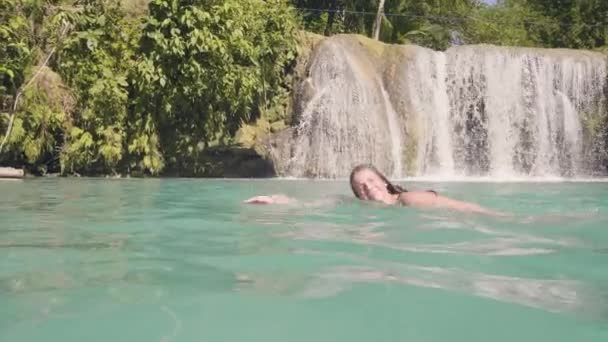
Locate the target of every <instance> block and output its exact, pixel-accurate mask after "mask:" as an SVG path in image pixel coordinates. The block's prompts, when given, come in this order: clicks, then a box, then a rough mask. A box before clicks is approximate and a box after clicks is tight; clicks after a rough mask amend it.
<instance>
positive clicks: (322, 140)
mask: <svg viewBox="0 0 608 342" xmlns="http://www.w3.org/2000/svg"><path fill="white" fill-rule="evenodd" d="M326 48H327V51H325V54H326V56H328V57H327V58H317V59H316V60H315V61H314V62H313V64H312V65H311V67H310V68H311V70H312V71H311V75H310V78H309V79H308V80H307V81H306V82H307V83H308V85H309V86H310V87H312V88H313V89H315V93H314V96H313V97H312V98H311V100H310V101H308V103H307V105H306V106H305V108H304V111H303V112H302V114H301V116H300V123H299V125H298V126H297V127H296V132H297V136H296V138H295V142H294V148H293V155H292V158H291V160H290V161H289V165H288V168H287V169H288V170H289V171H288V172H289V175H291V176H297V177H310V176H312V177H329V178H333V177H341V176H344V175H348V173H349V172H350V170H351V169H352V168H353V166H355V164H356V163H357V162H358V161H361V162H366V163H371V164H374V165H377V166H378V167H380V168H382V169H383V170H384V172H386V173H387V174H389V175H391V176H394V177H400V176H401V173H400V172H401V169H402V166H401V154H402V153H401V146H402V143H401V133H400V129H399V126H400V122H399V120H398V119H397V117H396V114H395V112H394V110H393V109H392V105H391V102H390V101H389V99H388V95H387V94H386V91H385V90H384V87H383V85H382V82H381V80H380V78H379V77H378V75H377V70H376V67H375V66H374V65H373V63H372V62H371V61H369V60H366V59H365V58H361V56H359V57H357V56H355V55H353V54H351V53H350V52H349V51H348V49H346V48H344V47H341V46H339V45H338V44H329V45H327V47H326Z"/></svg>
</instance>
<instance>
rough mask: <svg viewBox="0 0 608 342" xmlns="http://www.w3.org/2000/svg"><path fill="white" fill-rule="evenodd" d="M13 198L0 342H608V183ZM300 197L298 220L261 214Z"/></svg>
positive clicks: (177, 185)
mask: <svg viewBox="0 0 608 342" xmlns="http://www.w3.org/2000/svg"><path fill="white" fill-rule="evenodd" d="M404 183H405V185H406V186H407V187H409V188H413V189H430V188H432V189H435V190H437V191H439V192H441V193H443V194H446V195H448V196H451V197H455V198H459V199H463V200H468V201H474V202H478V203H481V204H483V205H485V206H488V207H491V208H495V209H499V210H503V211H508V212H510V213H513V216H512V217H509V218H493V217H484V216H475V215H464V214H460V213H452V212H447V211H443V210H416V209H411V208H402V207H385V206H381V205H376V204H369V203H362V202H359V201H356V200H354V199H353V198H352V195H351V193H350V189H349V187H348V183H347V182H346V181H304V180H194V179H146V180H141V179H123V180H108V179H33V180H29V179H28V180H24V181H0V194H1V196H0V303H1V305H0V341H19V342H26V341H61V342H65V341H84V340H85V339H86V340H88V341H103V342H106V341H163V342H166V341H263V342H273V341H281V342H282V341H305V342H311V341H315V342H316V341H349V342H352V341H416V342H419V341H467V342H469V341H494V342H499V341H551V342H556V341H608V267H607V266H606V265H608V183H603V182H576V183H566V182H549V183H535V182H523V183H515V182H513V183H484V182H473V183H467V182H451V183H433V182H404ZM271 193H284V194H287V195H290V196H293V197H296V198H298V202H297V203H295V204H293V205H273V206H264V205H246V204H243V203H242V201H243V200H244V199H246V198H248V197H250V196H253V195H258V194H271Z"/></svg>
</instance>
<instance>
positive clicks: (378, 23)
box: [372, 0, 384, 40]
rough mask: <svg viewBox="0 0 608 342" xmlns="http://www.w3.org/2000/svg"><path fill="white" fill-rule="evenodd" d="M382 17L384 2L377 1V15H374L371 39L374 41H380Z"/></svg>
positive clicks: (381, 0)
mask: <svg viewBox="0 0 608 342" xmlns="http://www.w3.org/2000/svg"><path fill="white" fill-rule="evenodd" d="M383 16H384V0H379V3H378V13H377V14H376V21H374V30H373V32H374V33H373V35H372V37H373V38H374V39H375V40H378V39H380V26H381V24H382V17H383Z"/></svg>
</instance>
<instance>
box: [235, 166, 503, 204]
mask: <svg viewBox="0 0 608 342" xmlns="http://www.w3.org/2000/svg"><path fill="white" fill-rule="evenodd" d="M350 186H351V189H352V190H353V193H354V194H355V196H356V197H357V198H358V199H360V200H364V201H375V202H381V203H384V204H389V205H404V206H408V207H416V208H433V207H434V208H446V209H453V210H458V211H464V212H471V213H481V214H489V215H497V216H504V215H505V214H503V213H499V212H495V211H492V210H489V209H486V208H483V207H481V206H479V205H477V204H475V203H469V202H462V201H457V200H454V199H451V198H448V197H445V196H441V195H438V194H437V193H436V192H435V191H407V190H405V189H403V188H401V187H400V186H398V185H394V184H393V183H391V182H390V181H389V180H388V179H386V177H385V176H384V175H383V174H382V173H380V172H379V171H378V170H377V169H376V168H375V167H373V166H371V165H359V166H357V167H355V168H354V169H353V171H352V172H351V174H350ZM293 201H294V200H293V199H291V198H289V197H286V196H284V195H271V196H256V197H253V198H250V199H248V200H246V201H245V203H255V204H270V203H276V204H287V203H291V202H293Z"/></svg>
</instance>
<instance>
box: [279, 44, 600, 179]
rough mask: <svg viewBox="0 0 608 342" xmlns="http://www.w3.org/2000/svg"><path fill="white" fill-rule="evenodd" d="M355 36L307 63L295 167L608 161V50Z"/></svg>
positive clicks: (566, 168) (464, 170) (533, 168)
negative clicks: (443, 46)
mask: <svg viewBox="0 0 608 342" xmlns="http://www.w3.org/2000/svg"><path fill="white" fill-rule="evenodd" d="M374 44H375V45H373V44H372V43H370V42H366V41H364V40H362V39H361V38H356V37H353V36H349V35H343V36H335V37H332V38H330V39H326V40H325V41H324V42H323V43H321V44H320V45H319V46H318V47H317V49H316V51H315V53H314V55H313V57H312V59H311V61H310V62H309V65H308V70H307V71H308V78H307V79H306V81H304V82H303V83H304V85H305V86H302V88H303V89H304V88H305V89H306V90H307V91H302V93H303V94H300V97H299V101H300V102H301V103H300V108H301V110H300V112H299V113H295V114H296V118H297V122H298V124H297V126H296V130H295V133H294V136H293V139H292V149H291V151H292V152H291V156H290V158H289V160H274V162H275V163H283V164H285V163H286V164H285V165H286V167H284V168H282V169H283V170H286V171H285V174H284V175H285V176H295V177H329V178H333V177H345V176H348V174H349V172H350V170H351V169H352V167H353V166H355V165H356V164H359V163H371V164H374V165H376V166H377V167H378V168H379V169H380V170H382V171H383V172H385V173H386V174H388V175H390V176H392V177H405V176H438V177H461V176H488V177H493V178H508V177H553V176H558V177H584V176H589V175H595V174H598V173H601V172H603V170H601V167H602V165H601V164H602V163H603V162H604V161H602V162H598V160H600V159H601V158H606V151H605V149H604V144H605V143H606V137H605V136H603V135H602V132H604V131H605V130H604V129H601V128H602V127H603V126H605V125H606V124H607V122H608V121H606V119H605V116H606V89H607V84H606V80H607V79H606V78H607V76H608V75H607V65H606V63H607V59H606V56H605V55H603V54H600V53H595V52H590V51H575V50H550V49H528V48H506V47H496V46H486V45H475V46H458V47H453V48H451V49H448V50H447V51H445V52H437V51H432V50H429V49H425V48H421V47H413V46H396V45H384V44H381V43H374Z"/></svg>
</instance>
